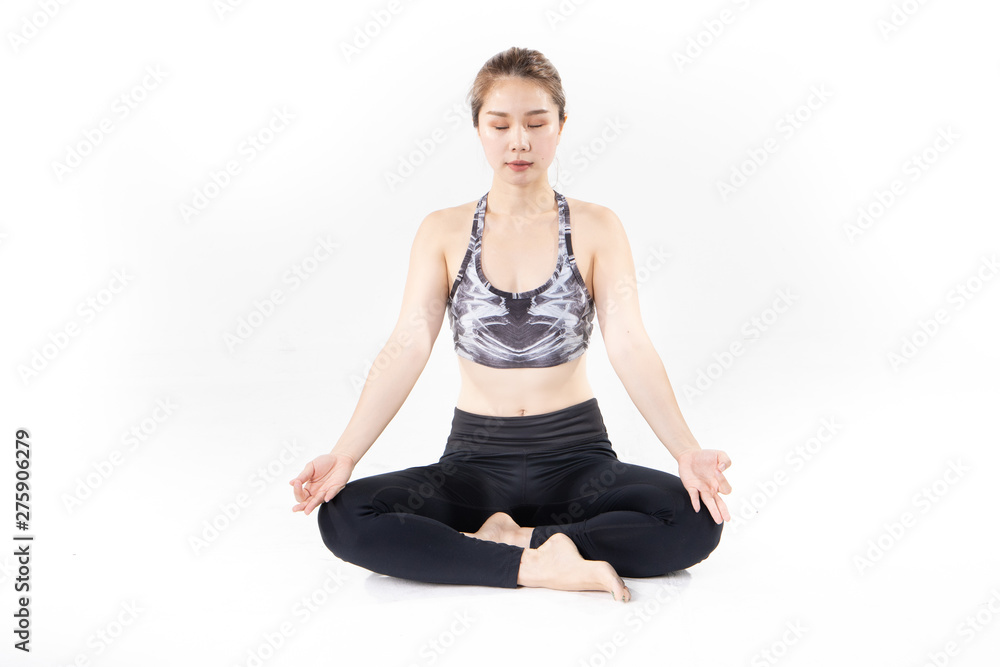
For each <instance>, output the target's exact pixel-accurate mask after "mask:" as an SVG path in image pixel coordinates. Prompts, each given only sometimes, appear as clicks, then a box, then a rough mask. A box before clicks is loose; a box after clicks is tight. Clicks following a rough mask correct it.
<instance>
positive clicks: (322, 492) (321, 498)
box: [305, 486, 330, 514]
mask: <svg viewBox="0 0 1000 667" xmlns="http://www.w3.org/2000/svg"><path fill="white" fill-rule="evenodd" d="M329 492H330V487H328V486H323V487H320V489H319V491H317V492H316V493H314V494H313V497H312V498H310V499H309V503H308V504H307V505H306V509H305V512H306V514H311V513H312V511H313V510H314V509H316V508H317V507H319V506H320V505H322V504H323V503H324V502H326V500H327V498H326V496H327V495H328V494H329Z"/></svg>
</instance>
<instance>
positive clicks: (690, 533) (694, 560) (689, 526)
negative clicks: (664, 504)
mask: <svg viewBox="0 0 1000 667" xmlns="http://www.w3.org/2000/svg"><path fill="white" fill-rule="evenodd" d="M685 514H686V515H687V516H686V520H685V521H683V522H682V523H683V526H684V528H685V532H686V539H685V547H686V548H685V549H684V558H683V561H684V562H683V563H681V567H678V568H677V569H686V568H689V567H691V566H692V565H697V564H698V563H700V562H701V561H703V560H705V559H706V558H708V556H709V554H711V553H712V552H713V551H715V548H716V547H718V546H719V543H720V542H721V541H722V529H723V526H724V525H725V521H723V522H722V523H716V522H715V519H713V518H712V513H711V512H709V511H708V508H707V507H705V505H704V504H702V506H701V507H700V508H699V510H698V511H697V512H695V511H694V507H693V506H692V505H691V504H690V501H689V502H688V506H687V511H686V512H685Z"/></svg>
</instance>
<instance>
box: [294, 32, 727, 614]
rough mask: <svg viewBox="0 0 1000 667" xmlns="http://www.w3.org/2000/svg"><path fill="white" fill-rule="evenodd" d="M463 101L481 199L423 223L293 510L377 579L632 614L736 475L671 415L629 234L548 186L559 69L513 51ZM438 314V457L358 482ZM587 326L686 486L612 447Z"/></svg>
mask: <svg viewBox="0 0 1000 667" xmlns="http://www.w3.org/2000/svg"><path fill="white" fill-rule="evenodd" d="M469 99H470V102H471V109H472V124H473V127H474V128H475V129H476V131H477V133H478V136H479V139H480V141H481V142H482V146H483V150H484V151H485V155H486V159H487V160H488V162H489V164H490V166H491V167H492V168H493V182H492V184H491V185H490V189H489V190H488V191H487V193H486V194H484V195H483V196H482V197H481V198H480V199H478V200H477V201H472V202H469V203H466V204H463V205H459V206H455V207H453V208H446V209H442V210H439V211H435V212H433V213H431V214H429V215H428V216H427V217H426V218H425V219H424V220H423V221H422V222H421V224H420V226H419V228H418V229H417V231H416V233H415V237H414V240H413V245H412V250H411V252H410V258H409V268H408V273H407V278H406V286H405V289H404V291H403V302H402V309H401V312H400V314H399V319H398V322H397V324H396V326H395V328H394V329H393V331H392V334H391V336H390V339H389V341H388V342H387V343H386V345H385V347H384V348H383V349H382V351H381V352H380V354H379V356H378V357H377V358H376V360H375V363H374V364H373V366H372V369H373V370H372V371H370V372H369V375H368V377H367V379H366V382H365V385H364V389H363V390H362V392H361V396H360V398H359V400H358V404H357V407H356V408H355V410H354V414H353V415H352V417H351V419H350V421H349V423H348V424H347V427H346V428H345V430H344V433H343V435H341V437H340V439H339V440H338V441H337V443H336V445H335V446H334V447H333V449H332V450H331V451H330V453H328V454H322V455H320V456H318V457H316V458H315V459H314V460H312V461H310V462H309V463H307V464H306V465H305V468H304V469H303V470H302V472H301V473H300V474H299V475H298V477H296V478H295V479H292V480H290V482H289V483H290V484H291V485H292V487H293V492H294V494H295V498H296V500H297V501H298V502H297V504H296V505H294V506H293V507H292V510H293V511H301V512H304V513H305V514H307V515H308V514H310V513H311V512H312V511H313V510H317V511H318V515H317V518H318V524H319V531H320V534H321V536H322V538H323V542H324V543H325V544H326V546H327V547H328V548H329V549H330V550H331V551H332V552H333V554H335V555H336V556H337V557H338V558H341V559H342V560H344V561H347V562H350V563H354V564H356V565H359V566H361V567H363V568H366V569H369V570H371V571H373V572H377V573H381V574H385V575H390V576H394V577H401V578H405V579H411V580H417V581H423V582H436V583H444V584H473V585H481V586H497V587H507V588H516V587H518V586H528V587H544V588H552V589H558V590H567V591H607V592H610V593H611V595H612V598H613V599H614V600H616V601H622V602H627V601H628V600H629V599H630V598H631V593H630V592H629V590H628V587H627V586H626V585H625V582H624V581H623V579H622V577H650V576H657V575H663V574H666V573H669V572H673V571H676V570H682V569H685V568H688V567H691V566H692V565H695V564H696V563H699V562H701V561H702V560H704V559H705V558H706V557H707V556H708V555H709V554H710V553H712V551H713V550H714V549H715V548H716V546H717V545H718V544H719V541H720V539H721V537H722V528H723V521H728V520H729V519H730V516H729V511H728V509H727V508H726V504H725V503H724V502H723V500H722V498H720V497H719V494H720V493H721V494H726V493H729V492H730V491H731V490H732V488H731V486H730V485H729V482H728V481H727V480H726V478H725V476H724V475H723V471H724V470H725V469H726V468H727V467H728V466H729V465H730V459H729V457H728V456H727V455H726V453H725V452H723V451H721V450H712V449H702V448H701V447H700V446H699V444H698V442H697V441H696V440H695V438H694V436H693V435H692V434H691V431H690V430H689V428H688V426H687V424H686V423H685V421H684V418H683V417H682V416H681V413H680V409H679V408H678V406H677V401H676V398H675V396H674V392H673V390H672V388H671V386H670V382H669V380H668V379H667V373H666V370H665V369H664V366H663V362H662V361H661V360H660V358H659V356H658V355H657V352H656V350H655V349H654V347H653V344H652V343H651V341H650V339H649V337H648V335H647V333H646V330H645V328H644V327H643V323H642V320H641V317H640V313H639V299H638V289H637V284H636V278H635V265H634V263H633V259H632V252H631V249H630V246H629V242H628V239H627V237H626V234H625V230H624V228H623V226H622V223H621V221H620V220H619V219H618V217H617V216H616V215H615V214H614V213H613V212H612V211H611V210H610V209H608V208H606V207H604V206H600V205H598V204H592V203H588V202H585V201H582V200H577V199H570V198H568V197H565V196H563V195H562V194H560V193H559V192H557V191H555V190H554V189H553V188H552V186H550V185H549V180H548V168H549V165H550V164H551V163H552V162H553V160H554V157H555V152H556V147H557V146H558V144H559V140H560V137H561V136H562V130H563V126H564V125H565V122H566V117H567V116H566V110H565V106H566V98H565V94H564V92H563V89H562V83H561V79H560V77H559V74H558V73H557V72H556V70H555V68H554V67H553V66H552V64H551V63H550V62H549V61H548V59H547V58H545V56H543V55H542V54H541V53H539V52H537V51H533V50H528V49H521V48H516V47H515V48H511V49H509V50H507V51H504V52H501V53H498V54H497V55H495V56H493V57H492V58H491V59H490V60H489V61H487V63H486V64H485V65H484V66H483V68H482V69H481V70H480V72H479V74H478V75H477V77H476V79H475V81H474V83H473V86H472V90H471V91H470V93H469ZM557 183H558V180H557ZM571 214H572V215H571ZM553 267H555V268H553ZM446 313H447V315H448V320H449V324H450V326H451V329H452V333H453V338H454V344H455V351H456V353H457V356H458V365H459V369H460V375H461V388H460V391H459V394H458V400H457V403H456V406H455V410H454V419H453V420H452V426H451V433H450V435H449V436H448V438H447V441H446V444H445V447H444V451H443V452H442V454H441V457H440V458H439V459H438V461H437V462H436V463H431V464H429V465H423V466H415V467H411V468H407V469H405V470H399V471H395V472H387V473H384V474H378V475H371V476H368V477H362V478H359V479H355V480H351V479H350V478H351V474H352V472H353V470H354V468H355V466H356V465H357V463H358V460H359V459H360V458H361V457H362V456H363V455H364V454H365V453H366V452H367V451H368V449H369V448H370V447H371V446H372V444H373V443H374V441H375V440H376V439H377V438H378V436H379V435H380V434H381V433H382V431H383V430H384V429H385V427H386V425H387V424H388V423H389V422H390V421H391V420H392V418H393V417H394V416H395V415H396V413H397V412H398V411H399V408H400V407H401V405H402V404H403V401H405V400H406V397H407V396H408V395H409V393H410V391H411V389H412V388H413V386H414V384H415V383H416V381H417V378H418V377H419V376H420V373H421V372H422V371H423V369H424V367H425V365H426V363H427V360H428V357H429V355H430V353H431V349H432V347H433V344H434V341H435V339H436V338H437V336H438V333H439V331H440V329H441V324H442V321H443V319H444V316H445V314H446ZM595 314H596V315H597V319H598V322H599V324H600V330H601V334H602V335H603V337H604V344H605V348H606V349H607V352H608V357H609V360H610V362H611V365H612V367H613V368H614V370H615V373H616V374H617V376H618V378H619V379H620V380H621V381H622V383H623V385H624V387H625V390H626V391H627V392H628V395H629V397H630V398H631V399H632V401H633V402H634V403H635V405H636V407H637V408H638V410H639V412H640V413H641V414H642V416H643V418H644V419H645V420H646V421H647V422H648V423H649V426H650V427H651V428H652V430H653V432H654V433H655V434H656V436H657V437H658V438H659V440H660V441H661V442H662V443H663V445H664V446H665V447H666V448H667V450H668V451H669V452H670V454H671V455H672V456H674V458H676V459H677V465H678V475H673V474H671V473H668V472H665V471H662V470H655V469H652V468H648V467H643V466H639V465H635V464H630V463H626V462H624V461H621V460H620V459H619V458H618V456H617V454H616V452H615V450H614V449H613V448H612V443H611V441H610V439H609V437H608V431H607V430H606V428H605V424H604V420H603V417H602V415H601V410H600V408H599V407H598V404H597V398H596V397H595V396H594V393H593V391H592V389H591V387H590V384H589V382H588V380H587V375H586V365H585V364H586V358H587V355H586V352H587V349H588V345H589V341H590V335H591V331H592V329H593V321H594V316H595ZM376 368H377V369H379V370H378V371H375V369H376Z"/></svg>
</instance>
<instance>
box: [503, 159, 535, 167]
mask: <svg viewBox="0 0 1000 667" xmlns="http://www.w3.org/2000/svg"><path fill="white" fill-rule="evenodd" d="M507 164H516V165H523V166H528V165H529V164H531V163H530V162H525V161H524V160H514V161H513V162H508V163H507Z"/></svg>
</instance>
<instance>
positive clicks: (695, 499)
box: [677, 449, 733, 523]
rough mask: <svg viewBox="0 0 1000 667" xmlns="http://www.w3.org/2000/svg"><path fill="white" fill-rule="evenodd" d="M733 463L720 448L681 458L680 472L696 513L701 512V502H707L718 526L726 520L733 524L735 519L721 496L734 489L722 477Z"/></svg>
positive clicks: (692, 452)
mask: <svg viewBox="0 0 1000 667" xmlns="http://www.w3.org/2000/svg"><path fill="white" fill-rule="evenodd" d="M732 464H733V462H732V461H730V460H729V457H728V456H727V455H726V453H725V452H724V451H722V450H720V449H689V450H687V451H685V452H683V453H682V454H681V455H680V456H679V457H678V458H677V473H678V476H679V477H680V478H681V483H682V484H683V485H684V488H685V489H687V490H688V493H689V494H691V504H692V505H694V511H695V512H698V511H700V510H701V503H705V507H707V508H708V511H709V513H710V514H711V515H712V518H713V519H715V523H722V521H723V519H724V520H726V521H729V520H730V518H731V517H730V516H729V509H728V508H727V507H726V503H724V502H722V498H720V497H719V494H720V493H730V492H731V491H732V490H733V487H732V486H730V485H729V482H728V481H726V476H725V475H723V474H722V471H723V470H726V469H727V468H729V466H731V465H732ZM699 495H700V499H699Z"/></svg>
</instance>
